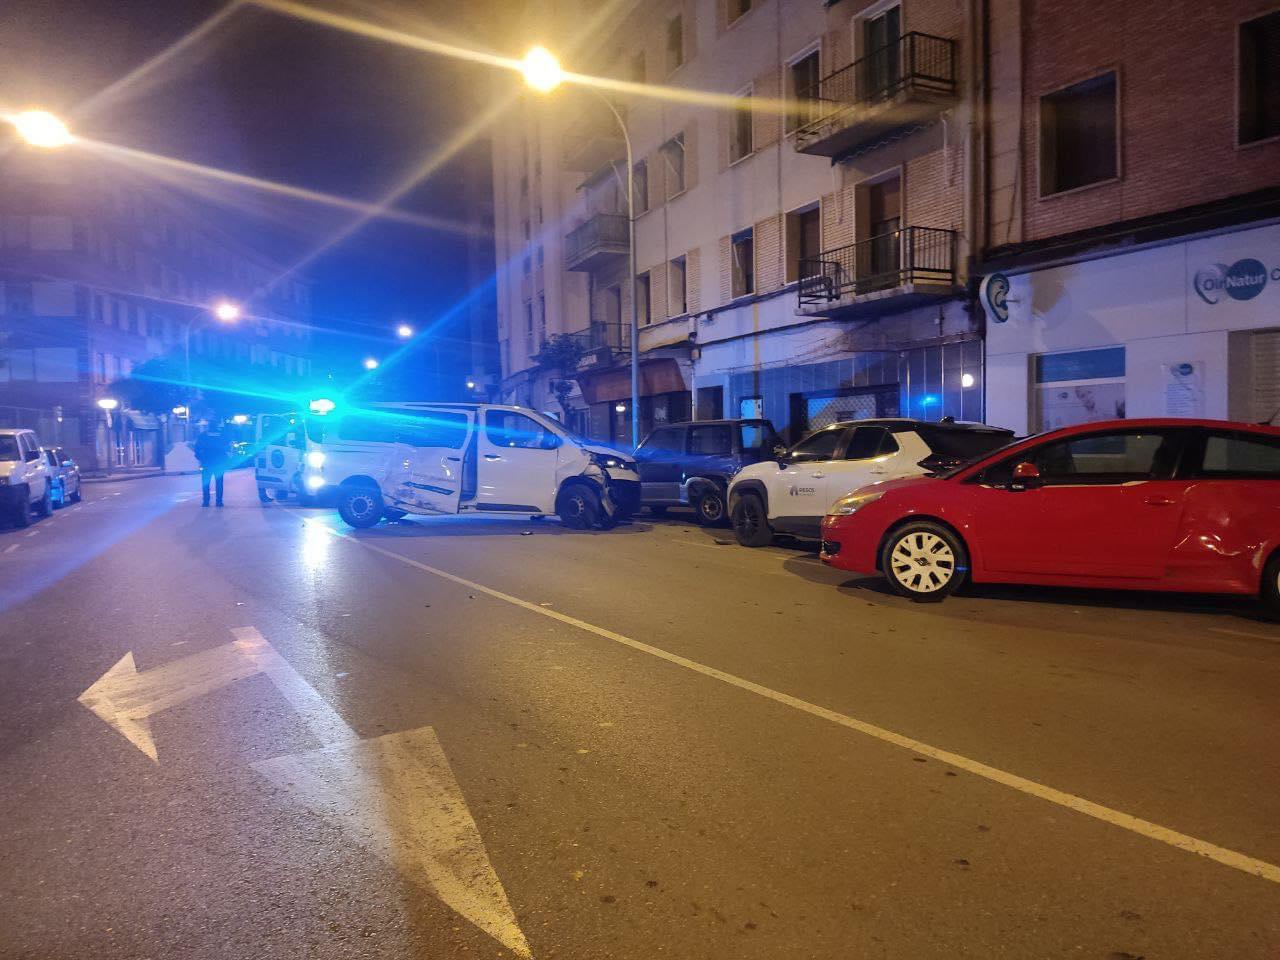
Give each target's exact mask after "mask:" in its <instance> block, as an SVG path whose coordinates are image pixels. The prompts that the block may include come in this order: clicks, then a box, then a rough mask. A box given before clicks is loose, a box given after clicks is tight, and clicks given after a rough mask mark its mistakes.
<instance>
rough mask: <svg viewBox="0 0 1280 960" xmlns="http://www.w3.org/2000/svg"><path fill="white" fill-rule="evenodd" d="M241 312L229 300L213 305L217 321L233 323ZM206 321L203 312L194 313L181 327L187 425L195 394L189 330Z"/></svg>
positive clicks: (206, 318)
mask: <svg viewBox="0 0 1280 960" xmlns="http://www.w3.org/2000/svg"><path fill="white" fill-rule="evenodd" d="M242 313H243V311H242V310H241V309H240V307H239V306H237V305H236V304H234V303H232V302H231V301H230V300H219V301H218V302H217V303H216V304H214V306H213V316H214V319H216V320H217V321H218V322H219V323H235V322H236V321H237V320H239V319H240V317H241V314H242ZM207 322H208V317H206V316H204V315H203V314H196V315H195V316H193V317H191V318H190V319H189V320H187V322H186V324H185V325H183V328H182V353H183V357H184V363H183V377H184V378H185V379H186V382H187V403H186V407H187V422H188V426H190V420H191V413H190V410H191V400H192V398H193V396H194V394H195V391H194V390H193V389H192V387H191V331H192V329H193V328H194V327H195V326H196V324H197V323H207Z"/></svg>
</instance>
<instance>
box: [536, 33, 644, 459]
mask: <svg viewBox="0 0 1280 960" xmlns="http://www.w3.org/2000/svg"><path fill="white" fill-rule="evenodd" d="M521 73H522V74H523V75H524V80H525V83H526V84H528V85H529V86H530V87H531V88H533V89H534V90H537V91H538V92H539V93H550V92H551V91H552V90H554V89H555V88H556V87H558V86H559V85H560V83H561V81H562V80H563V79H564V71H563V70H561V68H560V62H559V61H558V60H557V59H556V58H555V55H554V54H552V53H551V52H550V51H548V50H546V49H545V48H543V47H534V48H533V49H532V50H530V51H529V52H528V53H527V54H525V58H524V60H523V61H522V62H521ZM591 90H592V92H594V93H595V94H596V96H598V97H599V98H600V99H601V100H603V101H604V105H605V106H606V107H608V108H609V112H610V113H611V114H613V119H614V120H616V121H617V122H618V129H619V130H621V131H622V142H623V144H624V145H625V146H626V150H627V272H628V274H629V278H628V280H627V282H628V283H629V284H630V285H631V291H630V292H631V445H632V447H638V446H640V309H639V304H638V303H636V193H635V160H634V156H633V154H632V150H631V134H630V132H629V131H628V130H627V122H626V121H625V120H624V119H623V118H622V114H621V113H620V112H619V111H618V108H617V107H616V106H614V104H613V101H612V100H610V99H609V98H608V97H606V96H605V95H604V94H603V93H601V92H600V91H599V90H597V89H596V88H595V87H591Z"/></svg>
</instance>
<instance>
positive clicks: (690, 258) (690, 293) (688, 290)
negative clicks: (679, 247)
mask: <svg viewBox="0 0 1280 960" xmlns="http://www.w3.org/2000/svg"><path fill="white" fill-rule="evenodd" d="M684 290H685V293H684V298H685V303H686V304H688V307H689V312H690V313H697V312H698V311H699V310H701V309H702V251H701V250H700V249H699V248H697V247H694V248H693V249H692V250H690V251H689V252H688V253H687V254H685V259H684Z"/></svg>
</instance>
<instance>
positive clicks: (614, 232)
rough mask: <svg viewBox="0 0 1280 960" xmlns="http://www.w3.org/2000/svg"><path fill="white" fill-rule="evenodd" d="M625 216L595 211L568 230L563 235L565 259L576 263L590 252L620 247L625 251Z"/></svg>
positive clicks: (626, 241) (589, 254) (627, 241)
mask: <svg viewBox="0 0 1280 960" xmlns="http://www.w3.org/2000/svg"><path fill="white" fill-rule="evenodd" d="M629 242H630V241H629V239H628V237H627V218H626V217H625V216H623V215H622V214H618V213H597V214H595V215H594V216H592V217H591V218H590V219H588V220H585V221H583V222H582V223H580V224H579V225H578V226H576V227H574V228H573V229H572V230H570V231H569V235H568V236H567V237H565V259H566V260H567V261H568V262H569V263H570V264H575V263H578V262H580V261H582V260H584V259H586V258H587V257H589V256H591V254H593V253H596V252H600V251H604V250H614V249H616V248H618V247H621V248H622V252H624V253H625V252H626V249H627V244H628V243H629Z"/></svg>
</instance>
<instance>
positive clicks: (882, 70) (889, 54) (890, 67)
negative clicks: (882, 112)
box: [858, 7, 902, 100]
mask: <svg viewBox="0 0 1280 960" xmlns="http://www.w3.org/2000/svg"><path fill="white" fill-rule="evenodd" d="M901 39H902V8H901V7H890V8H889V9H888V10H886V11H885V12H884V13H882V14H880V15H879V16H877V17H870V18H868V19H866V20H864V21H863V22H862V50H863V56H862V60H861V61H860V62H861V64H862V67H861V75H860V76H859V78H858V82H859V84H860V85H861V86H862V90H861V91H860V92H861V93H862V94H863V95H864V96H865V97H866V98H867V99H869V100H877V99H880V98H882V97H887V96H891V95H893V94H894V93H896V92H897V91H898V88H899V86H900V85H901V83H902V57H901V54H900V52H899V41H900V40H901Z"/></svg>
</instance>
